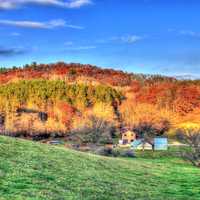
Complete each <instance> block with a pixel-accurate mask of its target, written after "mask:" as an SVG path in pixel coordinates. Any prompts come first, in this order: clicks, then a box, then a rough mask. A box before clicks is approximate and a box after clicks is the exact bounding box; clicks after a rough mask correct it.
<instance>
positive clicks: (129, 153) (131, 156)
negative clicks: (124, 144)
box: [120, 149, 135, 158]
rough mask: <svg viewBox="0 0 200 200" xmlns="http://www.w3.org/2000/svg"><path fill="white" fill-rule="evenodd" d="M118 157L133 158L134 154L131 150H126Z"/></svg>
mask: <svg viewBox="0 0 200 200" xmlns="http://www.w3.org/2000/svg"><path fill="white" fill-rule="evenodd" d="M120 156H122V157H128V158H134V157H135V154H134V152H133V150H131V149H128V150H125V151H122V152H121V154H120Z"/></svg>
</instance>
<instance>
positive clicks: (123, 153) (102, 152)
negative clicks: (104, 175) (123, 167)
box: [96, 147, 135, 158]
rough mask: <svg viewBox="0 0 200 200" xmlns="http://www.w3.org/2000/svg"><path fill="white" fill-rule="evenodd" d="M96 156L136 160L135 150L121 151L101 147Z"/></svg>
mask: <svg viewBox="0 0 200 200" xmlns="http://www.w3.org/2000/svg"><path fill="white" fill-rule="evenodd" d="M96 154H98V155H101V156H110V157H127V158H134V157H135V154H134V152H133V150H131V149H128V150H122V151H121V150H119V149H116V148H111V147H101V148H99V149H98V150H97V151H96Z"/></svg>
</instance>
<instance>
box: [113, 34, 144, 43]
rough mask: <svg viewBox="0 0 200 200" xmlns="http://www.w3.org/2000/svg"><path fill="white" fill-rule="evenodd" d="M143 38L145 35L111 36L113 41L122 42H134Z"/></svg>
mask: <svg viewBox="0 0 200 200" xmlns="http://www.w3.org/2000/svg"><path fill="white" fill-rule="evenodd" d="M142 39H143V37H142V36H139V35H127V36H120V37H113V38H111V40H113V41H116V42H120V43H127V44H133V43H135V42H137V41H139V40H142Z"/></svg>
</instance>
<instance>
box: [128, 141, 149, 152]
mask: <svg viewBox="0 0 200 200" xmlns="http://www.w3.org/2000/svg"><path fill="white" fill-rule="evenodd" d="M131 147H133V149H138V150H141V149H145V150H152V145H151V144H149V143H148V142H145V143H143V141H142V139H137V140H135V141H133V142H132V143H131Z"/></svg>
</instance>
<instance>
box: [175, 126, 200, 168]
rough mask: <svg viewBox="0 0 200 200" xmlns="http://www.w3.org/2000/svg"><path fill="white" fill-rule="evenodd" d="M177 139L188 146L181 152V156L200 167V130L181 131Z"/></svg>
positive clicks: (178, 132)
mask: <svg viewBox="0 0 200 200" xmlns="http://www.w3.org/2000/svg"><path fill="white" fill-rule="evenodd" d="M177 138H178V140H179V141H180V142H182V143H184V144H186V145H188V148H185V150H184V151H183V152H181V156H182V157H183V158H184V159H186V160H188V161H190V162H191V163H192V164H193V165H194V166H197V167H200V129H197V130H195V129H190V130H187V131H186V130H184V129H179V130H178V131H177Z"/></svg>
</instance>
